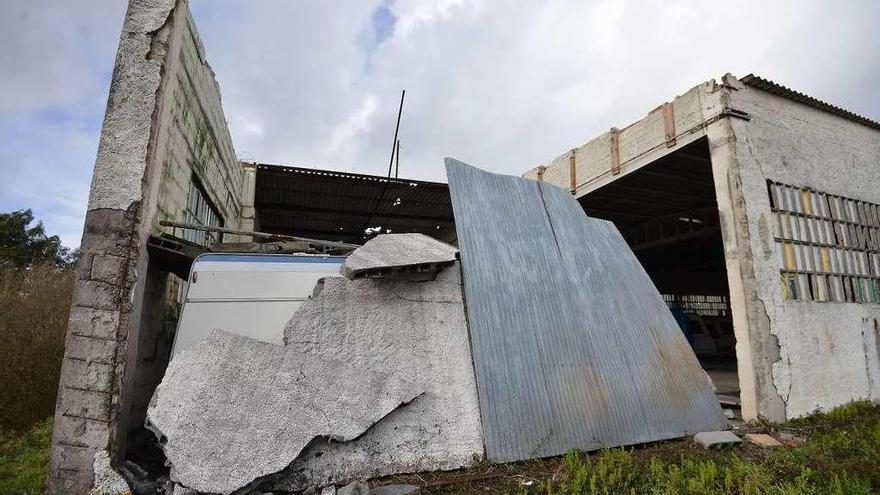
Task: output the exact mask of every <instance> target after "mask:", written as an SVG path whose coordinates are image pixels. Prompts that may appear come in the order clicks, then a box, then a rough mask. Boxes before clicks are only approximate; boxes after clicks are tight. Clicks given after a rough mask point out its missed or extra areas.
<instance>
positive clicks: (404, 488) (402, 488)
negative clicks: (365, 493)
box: [370, 485, 422, 495]
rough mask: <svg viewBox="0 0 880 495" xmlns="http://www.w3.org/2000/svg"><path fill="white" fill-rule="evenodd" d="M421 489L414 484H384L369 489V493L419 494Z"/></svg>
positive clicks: (388, 494) (376, 494) (387, 494)
mask: <svg viewBox="0 0 880 495" xmlns="http://www.w3.org/2000/svg"><path fill="white" fill-rule="evenodd" d="M421 492H422V489H421V488H419V487H417V486H415V485H385V486H378V487H376V488H372V489H370V495H419V494H420V493H421Z"/></svg>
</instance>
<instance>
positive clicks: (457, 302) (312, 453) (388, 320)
mask: <svg viewBox="0 0 880 495" xmlns="http://www.w3.org/2000/svg"><path fill="white" fill-rule="evenodd" d="M285 341H286V342H287V345H288V346H290V347H293V348H295V349H297V350H299V351H300V352H303V353H306V354H309V355H313V356H315V357H317V358H321V359H333V358H334V357H335V356H345V358H346V362H347V364H348V366H350V367H352V368H355V369H364V370H377V371H385V372H387V373H392V374H394V376H400V377H405V378H406V379H407V380H409V381H410V382H412V383H413V384H415V385H417V386H419V387H420V388H423V389H424V390H425V394H424V395H422V396H420V397H419V398H417V399H416V400H414V401H413V402H412V403H411V404H409V405H408V406H407V407H405V408H400V409H397V410H395V411H394V412H392V413H391V414H389V415H388V417H386V418H385V419H383V420H382V421H380V422H379V423H377V424H376V425H374V426H373V427H372V428H370V430H369V431H367V432H366V433H365V434H364V435H363V436H362V437H360V438H358V439H357V440H354V441H351V442H346V443H344V444H342V443H326V442H320V443H319V442H315V443H314V444H312V445H310V446H309V447H308V448H307V449H306V450H305V451H303V453H302V454H301V455H300V457H299V458H298V459H297V460H296V461H295V462H294V463H293V464H291V466H290V467H289V468H288V469H286V470H285V471H284V472H282V473H280V474H279V477H278V481H277V485H276V484H270V485H269V487H270V488H274V489H276V490H281V491H295V490H301V489H303V488H305V487H307V486H309V485H311V484H325V483H328V482H329V483H340V482H344V481H348V480H352V479H369V478H374V477H376V476H383V475H388V474H395V473H400V472H418V471H433V470H438V469H457V468H460V467H464V466H468V465H470V464H472V463H473V462H474V459H475V458H477V459H479V458H480V457H482V453H483V437H482V428H481V425H480V412H479V406H478V400H477V389H476V383H475V379H474V370H473V366H472V364H471V354H470V342H469V339H468V331H467V323H466V320H465V312H464V306H463V299H462V287H461V272H460V270H459V266H458V263H457V262H456V263H455V264H453V265H452V266H450V267H448V268H445V269H444V270H443V271H441V272H440V273H439V274H438V275H437V277H436V279H435V280H433V281H430V282H403V281H392V280H383V279H378V280H376V279H366V280H354V281H351V280H347V279H344V278H339V277H331V278H326V279H324V288H323V290H322V291H321V292H320V293H319V294H318V295H317V296H316V297H315V298H314V299H312V300H310V301H308V302H306V303H305V304H304V305H303V306H302V307H301V308H300V309H299V311H298V312H297V313H296V314H295V315H294V316H293V317H292V318H291V320H290V322H289V323H288V326H287V328H286V330H285ZM274 478H275V477H273V479H274Z"/></svg>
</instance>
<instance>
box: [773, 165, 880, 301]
mask: <svg viewBox="0 0 880 495" xmlns="http://www.w3.org/2000/svg"><path fill="white" fill-rule="evenodd" d="M768 190H769V194H770V207H771V210H772V211H773V216H774V221H773V229H774V232H773V235H774V238H775V240H776V254H777V259H778V263H779V272H780V283H781V284H782V295H783V299H785V300H794V301H821V302H856V303H878V302H880V205H876V204H873V203H868V202H865V201H858V200H854V199H849V198H844V197H841V196H835V195H831V194H825V193H822V192H817V191H813V190H811V189H808V188H799V187H795V186H789V185H786V184H780V183H776V182H768Z"/></svg>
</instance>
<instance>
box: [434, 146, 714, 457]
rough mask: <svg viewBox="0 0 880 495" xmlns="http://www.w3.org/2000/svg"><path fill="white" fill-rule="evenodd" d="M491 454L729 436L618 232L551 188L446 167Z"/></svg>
mask: <svg viewBox="0 0 880 495" xmlns="http://www.w3.org/2000/svg"><path fill="white" fill-rule="evenodd" d="M446 170H447V175H448V178H449V186H450V189H451V194H452V203H453V209H454V212H455V225H456V230H457V232H458V239H459V247H460V249H461V263H462V270H463V275H464V287H465V298H466V302H467V312H468V322H469V325H470V331H471V339H472V347H473V354H474V356H473V357H474V367H475V370H476V377H477V386H478V393H479V401H480V412H481V415H482V419H483V429H484V436H485V442H486V454H487V456H488V457H489V458H490V459H493V460H497V461H515V460H522V459H528V458H534V457H546V456H552V455H559V454H563V453H565V452H567V451H569V450H571V449H581V450H593V449H598V448H602V447H608V446H618V445H629V444H637V443H643V442H649V441H655V440H662V439H668V438H675V437H681V436H685V435H690V434H693V433H697V432H700V431H705V430H717V429H721V428H724V427H725V425H726V423H725V420H724V418H723V416H722V414H721V409H720V407H719V405H718V402H717V400H716V398H715V395H714V393H713V391H712V387H711V385H710V383H709V379H708V376H707V375H706V373H705V372H704V371H703V370H702V369H701V368H700V364H699V362H698V361H697V358H696V356H695V355H694V353H693V351H692V350H691V348H690V346H689V345H688V343H687V340H686V339H685V337H684V335H683V334H682V332H681V330H680V329H679V327H678V325H677V324H676V322H675V319H674V318H673V317H672V314H671V313H670V311H669V309H668V308H667V306H666V304H665V303H664V302H663V299H662V298H661V296H660V294H659V293H658V292H657V289H656V288H655V287H654V284H653V283H652V282H651V280H650V278H648V275H647V274H646V273H645V271H644V269H642V267H641V265H640V264H639V262H638V260H637V259H636V257H635V255H633V253H632V251H631V250H630V249H629V247H628V246H627V245H626V242H625V241H624V240H623V237H622V236H621V235H620V233H619V232H618V231H617V229H616V228H615V227H614V225H613V224H611V223H610V222H606V221H604V220H597V219H593V218H589V217H587V216H586V215H585V214H584V212H583V210H582V209H581V207H580V205H579V204H578V203H577V202H576V201H575V200H574V199H573V198H572V197H571V196H570V195H568V194H567V193H566V192H565V191H564V190H562V189H559V188H557V187H555V186H552V185H549V184H546V183H540V182H536V181H532V180H529V179H521V178H518V177H511V176H503V175H496V174H491V173H487V172H483V171H480V170H478V169H476V168H474V167H471V166H468V165H466V164H464V163H461V162H458V161H456V160H453V159H449V158H447V159H446Z"/></svg>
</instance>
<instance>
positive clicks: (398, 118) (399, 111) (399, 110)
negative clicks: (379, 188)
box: [388, 89, 406, 179]
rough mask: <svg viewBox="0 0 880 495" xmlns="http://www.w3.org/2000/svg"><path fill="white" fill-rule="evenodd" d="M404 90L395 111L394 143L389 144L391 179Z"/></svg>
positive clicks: (389, 174)
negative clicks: (398, 106)
mask: <svg viewBox="0 0 880 495" xmlns="http://www.w3.org/2000/svg"><path fill="white" fill-rule="evenodd" d="M404 96H406V90H405V89H404V90H402V91H401V92H400V108H398V109H397V125H396V126H395V127H394V141H392V142H391V160H390V161H389V162H388V178H389V179H390V178H391V166H392V165H394V151H395V148H397V146H398V144H397V132H398V131H399V130H400V115H401V114H402V113H403V97H404Z"/></svg>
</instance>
